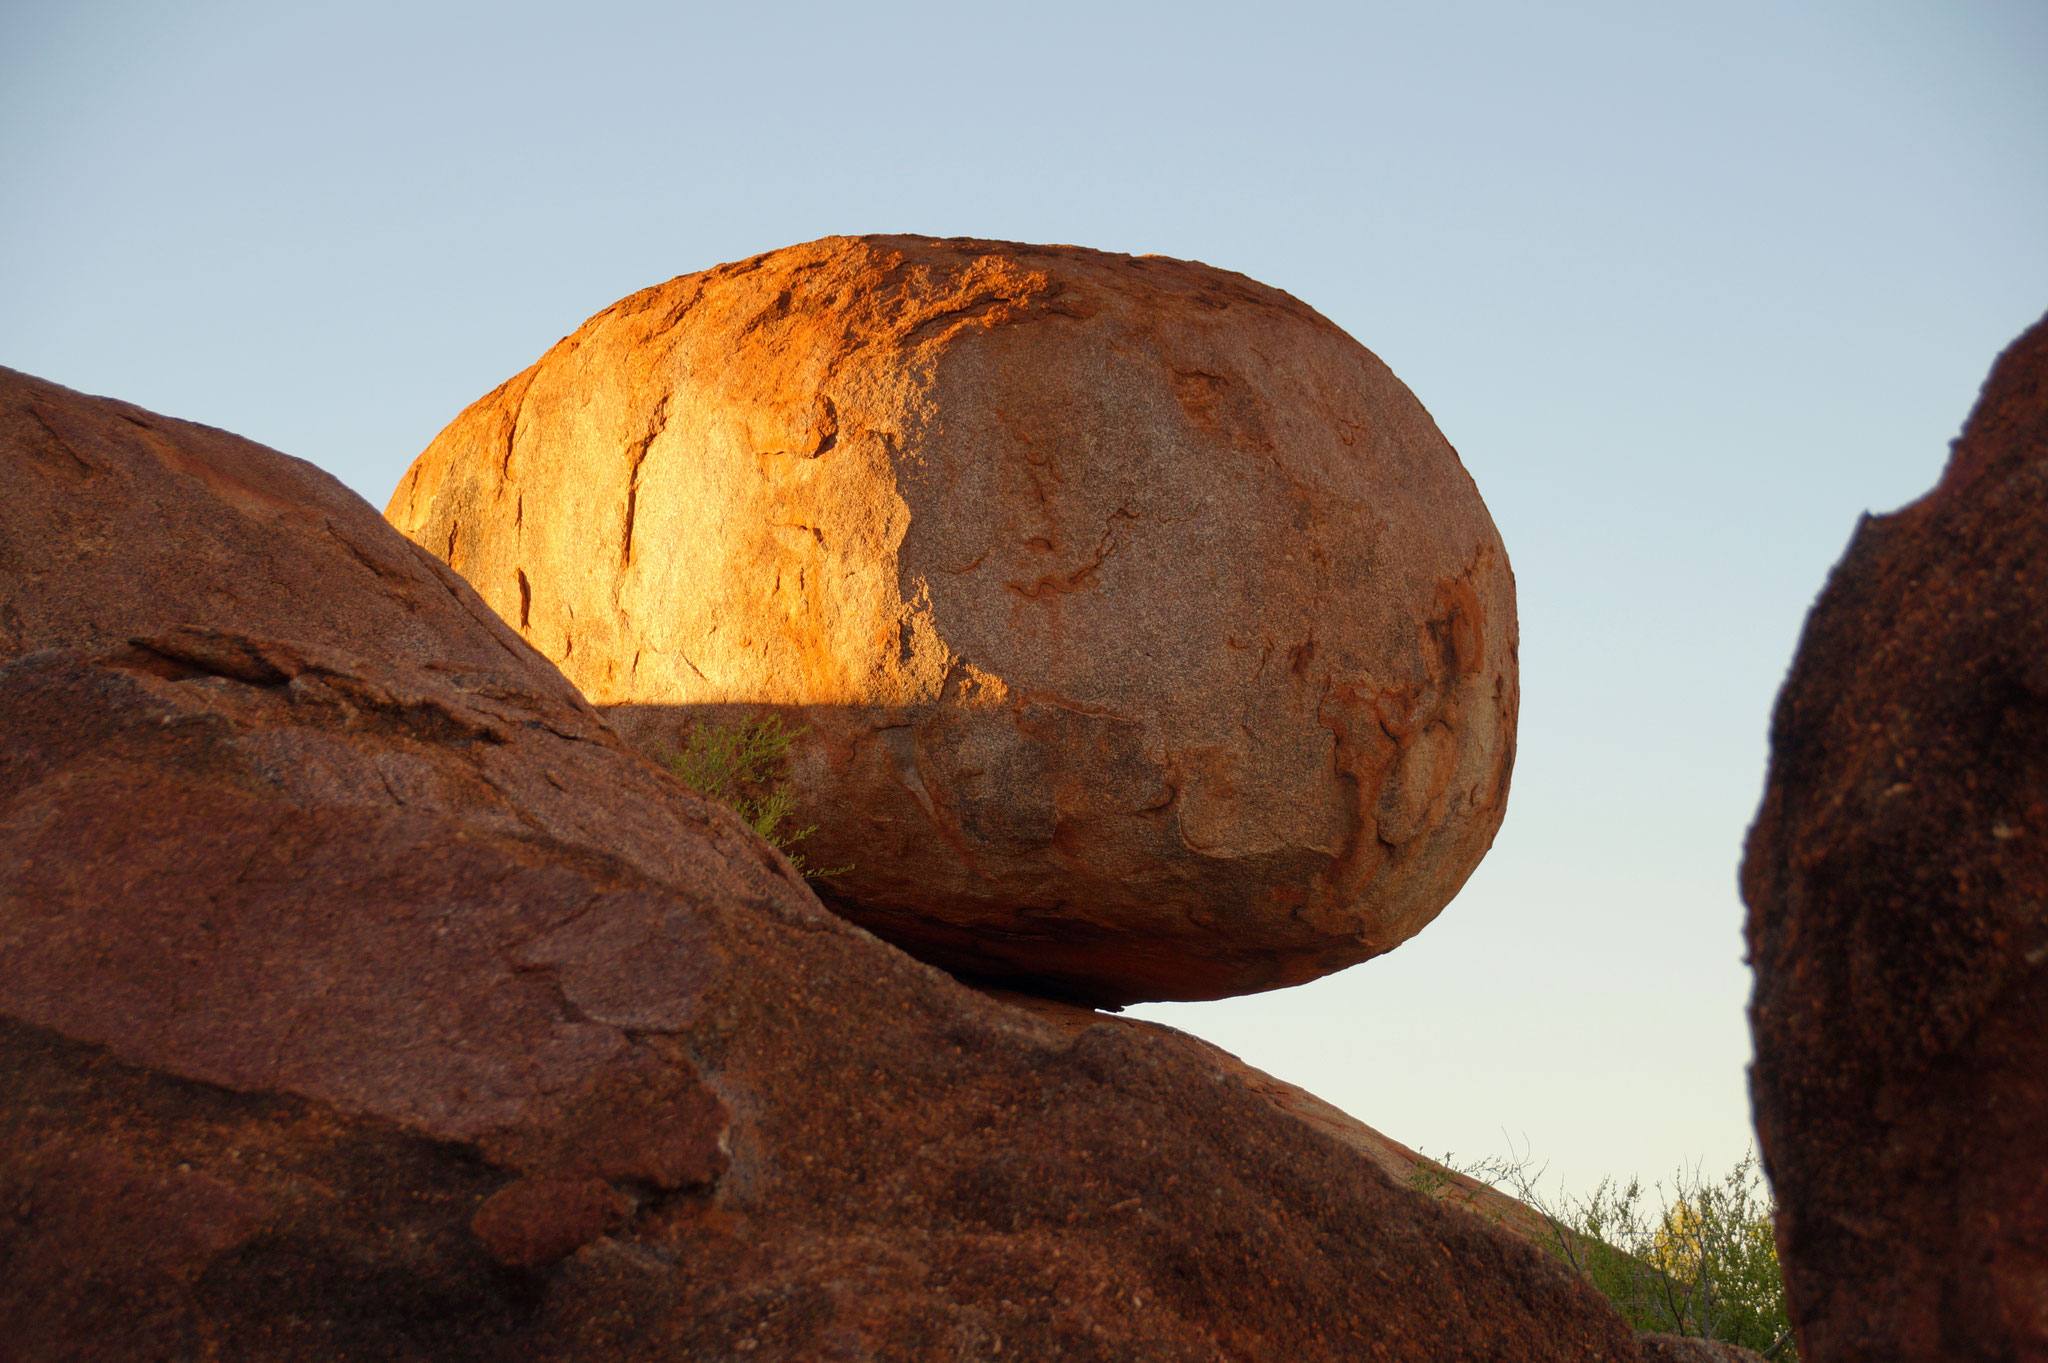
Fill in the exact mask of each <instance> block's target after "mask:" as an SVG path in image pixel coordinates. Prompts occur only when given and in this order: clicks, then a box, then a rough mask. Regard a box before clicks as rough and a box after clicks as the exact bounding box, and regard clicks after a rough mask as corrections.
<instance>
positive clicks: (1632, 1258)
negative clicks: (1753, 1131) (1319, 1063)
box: [1414, 1151, 1799, 1363]
mask: <svg viewBox="0 0 2048 1363" xmlns="http://www.w3.org/2000/svg"><path fill="white" fill-rule="evenodd" d="M1452 1168H1457V1169H1458V1171H1459V1172H1461V1173H1465V1174H1469V1175H1471V1176H1472V1177H1474V1178H1477V1179H1480V1180H1481V1181H1483V1182H1485V1183H1488V1184H1491V1185H1492V1186H1494V1187H1496V1188H1502V1190H1503V1191H1506V1192H1509V1193H1511V1194H1512V1195H1513V1196H1514V1197H1516V1198H1517V1199H1519V1200H1520V1201H1521V1202H1522V1203H1523V1204H1524V1205H1526V1206H1528V1207H1529V1208H1531V1209H1532V1210H1533V1211H1535V1212H1536V1213H1537V1214H1538V1215H1539V1216H1541V1217H1542V1218H1543V1220H1544V1222H1545V1223H1546V1224H1547V1227H1548V1232H1547V1234H1545V1235H1544V1236H1543V1237H1541V1238H1542V1243H1543V1247H1544V1248H1545V1249H1547V1250H1549V1251H1550V1252H1551V1253H1552V1254H1554V1255H1556V1256H1557V1257H1558V1258H1560V1259H1562V1260H1564V1261H1565V1262H1566V1263H1568V1264H1570V1265H1571V1266H1572V1267H1573V1268H1574V1269H1576V1270H1578V1271H1579V1272H1580V1273H1581V1274H1583V1275H1585V1277H1586V1278H1587V1279H1588V1280H1589V1281H1591V1282H1592V1284H1593V1285H1594V1286H1595V1287H1597V1288H1598V1289H1600V1291H1601V1292H1602V1293H1604V1294H1605V1295H1606V1296H1607V1298H1608V1300H1610V1301H1612V1302H1613V1303H1614V1305H1615V1308H1616V1309H1617V1310H1619V1311H1620V1312H1621V1314H1622V1317H1623V1318H1624V1319H1625V1320H1627V1321H1628V1323H1629V1324H1630V1325H1631V1326H1633V1327H1634V1328H1635V1329H1638V1330H1655V1331H1659V1332H1661V1333H1664V1334H1671V1335H1687V1336H1692V1337H1694V1338H1700V1339H1717V1340H1724V1341H1726V1342H1728V1343H1730V1344H1739V1345H1741V1346H1742V1347H1744V1348H1746V1349H1754V1350H1756V1351H1757V1352H1758V1353H1760V1354H1762V1355H1763V1356H1764V1357H1766V1358H1769V1359H1773V1360H1777V1361H1778V1363H1796V1361H1797V1359H1798V1357H1799V1351H1798V1346H1797V1345H1796V1344H1795V1343H1793V1340H1792V1329H1791V1322H1790V1320H1789V1319H1788V1317H1787V1316H1786V1312H1785V1280H1784V1276H1783V1274H1782V1273H1781V1272H1780V1271H1779V1268H1778V1247H1777V1242H1776V1240H1775V1238H1774V1237H1773V1236H1772V1234H1771V1213H1772V1205H1771V1198H1770V1192H1769V1190H1768V1189H1767V1188H1766V1187H1765V1186H1764V1179H1763V1171H1762V1169H1761V1168H1759V1167H1758V1165H1757V1159H1756V1154H1755V1152H1754V1151H1751V1152H1750V1153H1748V1154H1746V1155H1744V1156H1743V1157H1742V1159H1741V1160H1739V1161H1738V1162H1737V1163H1736V1165H1735V1167H1734V1168H1733V1169H1731V1170H1729V1171H1728V1173H1727V1174H1725V1175H1723V1176H1722V1177H1721V1178H1719V1179H1707V1178H1702V1177H1701V1175H1700V1171H1699V1169H1698V1167H1697V1166H1695V1167H1694V1168H1693V1169H1692V1170H1690V1171H1688V1170H1685V1169H1682V1168H1681V1169H1680V1170H1679V1171H1678V1174H1677V1176H1676V1177H1675V1178H1674V1179H1673V1182H1672V1186H1671V1188H1670V1189H1669V1190H1668V1191H1667V1190H1665V1188H1664V1186H1663V1185H1662V1184H1659V1185H1657V1193H1658V1201H1659V1204H1660V1205H1659V1206H1658V1208H1657V1209H1656V1210H1654V1211H1653V1210H1652V1209H1651V1208H1650V1206H1649V1204H1648V1194H1646V1193H1645V1191H1644V1189H1643V1185H1642V1181H1641V1180H1640V1179H1634V1178H1632V1179H1630V1180H1629V1181H1628V1182H1627V1183H1626V1184H1623V1183H1620V1182H1618V1181H1616V1180H1614V1179H1602V1180H1601V1181H1600V1184H1599V1186H1597V1187H1595V1188H1594V1189H1593V1191H1592V1193H1591V1195H1590V1196H1586V1197H1576V1198H1575V1197H1570V1196H1559V1197H1557V1198H1554V1199H1553V1198H1549V1197H1545V1196H1544V1195H1542V1194H1541V1193H1539V1192H1538V1190H1537V1188H1536V1186H1535V1184H1536V1179H1537V1177H1539V1176H1540V1175H1541V1170H1538V1171H1537V1173H1536V1175H1531V1174H1530V1172H1529V1161H1527V1160H1526V1159H1524V1160H1503V1159H1488V1160H1482V1161H1480V1162H1478V1163H1477V1164H1473V1165H1470V1166H1465V1167H1462V1168H1460V1167H1459V1166H1455V1165H1449V1164H1445V1165H1436V1166H1434V1167H1431V1166H1430V1165H1429V1164H1427V1163H1426V1164H1425V1165H1424V1166H1422V1167H1419V1168H1418V1169H1417V1171H1416V1174H1415V1176H1414V1182H1415V1184H1416V1186H1417V1187H1418V1188H1421V1189H1422V1190H1423V1191H1425V1192H1435V1191H1437V1189H1438V1188H1440V1187H1441V1185H1442V1184H1443V1183H1444V1182H1445V1181H1446V1180H1447V1178H1448V1174H1447V1173H1446V1170H1448V1169H1452ZM1503 1185H1505V1186H1503Z"/></svg>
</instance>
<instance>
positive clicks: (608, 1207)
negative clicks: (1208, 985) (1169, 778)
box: [0, 371, 1638, 1363]
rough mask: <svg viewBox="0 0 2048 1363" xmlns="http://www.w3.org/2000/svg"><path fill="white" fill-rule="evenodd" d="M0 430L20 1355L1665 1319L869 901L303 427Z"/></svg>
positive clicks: (725, 1346)
mask: <svg viewBox="0 0 2048 1363" xmlns="http://www.w3.org/2000/svg"><path fill="white" fill-rule="evenodd" d="M0 469H4V473H5V478H6V482H7V486H8V487H9V489H10V496H9V497H8V498H6V499H0V544H4V545H5V552H6V555H7V557H6V558H5V560H4V562H0V601H4V602H5V603H6V605H5V614H6V618H7V619H8V620H9V622H10V631H11V633H10V635H9V642H8V647H7V649H6V652H5V654H4V655H0V656H4V662H0V1339H4V1340H5V1341H6V1342H7V1351H8V1354H9V1357H10V1358H19V1359H22V1360H24V1363H41V1360H52V1359H60V1358H62V1359H78V1358H94V1359H101V1358H120V1359H123V1360H131V1359H132V1360H155V1359H181V1360H182V1359H189V1358H199V1357H205V1358H222V1359H237V1360H292V1363H300V1361H301V1360H305V1359H337V1358H374V1359H378V1360H395V1361H398V1363H403V1361H404V1360H435V1361H436V1363H446V1361H447V1360H462V1359H479V1360H490V1361H491V1363H524V1361H525V1360H534V1361H536V1363H538V1360H575V1359H590V1360H598V1359H602V1360H606V1363H612V1361H613V1360H636V1359H639V1360H653V1359H700V1358H727V1357H738V1356H746V1357H748V1358H753V1359H782V1360H817V1359H835V1358H843V1359H890V1360H918V1359H930V1360H954V1359H961V1358H981V1357H1003V1358H1013V1357H1014V1358H1067V1359H1132V1360H1138V1359H1143V1360H1173V1359H1188V1360H1196V1359H1199V1360H1204V1361H1205V1363H1206V1361H1207V1360H1211V1359H1214V1358H1216V1357H1218V1356H1225V1357H1230V1358H1235V1359H1244V1360H1268V1359H1270V1360H1297V1359H1337V1358H1344V1359H1353V1358H1376V1357H1378V1358H1389V1359H1418V1360H1420V1359H1430V1360H1443V1359H1481V1358H1487V1359H1497V1358H1515V1359H1612V1360H1633V1359H1635V1358H1636V1357H1637V1356H1638V1353H1637V1346H1636V1344H1635V1341H1634V1339H1633V1338H1632V1337H1631V1336H1630V1335H1629V1334H1628V1332H1627V1331H1626V1329H1625V1328H1624V1327H1623V1326H1622V1324H1621V1322H1620V1321H1619V1320H1618V1318H1616V1317H1615V1316H1614V1314H1613V1313H1612V1312H1611V1311H1610V1310H1609V1309H1608V1308H1607V1307H1606V1305H1605V1304H1604V1303H1603V1302H1602V1301H1600V1300H1599V1299H1598V1298H1597V1297H1596V1296H1594V1295H1593V1294H1592V1293H1591V1292H1590V1291H1589V1290H1588V1289H1586V1288H1585V1287H1584V1286H1582V1285H1581V1284H1579V1283H1578V1282H1577V1281H1576V1280H1574V1279H1572V1278H1571V1277H1570V1276H1569V1275H1568V1274H1566V1273H1565V1272H1564V1271H1563V1270H1561V1269H1559V1268H1558V1267H1556V1266H1555V1265H1553V1264H1551V1263H1549V1262H1547V1261H1545V1260H1544V1259H1543V1258H1542V1257H1541V1256H1540V1255H1538V1254H1536V1253H1535V1252H1533V1251H1531V1250H1529V1249H1527V1248H1526V1247H1524V1246H1522V1245H1520V1244H1518V1243H1516V1242H1515V1241H1513V1240H1512V1239H1511V1238H1509V1237H1506V1236H1504V1235H1500V1234H1498V1233H1496V1232H1494V1231H1492V1230H1490V1229H1489V1228H1487V1227H1486V1226H1485V1225H1483V1224H1482V1223H1481V1222H1479V1221H1478V1219H1477V1218H1473V1217H1469V1216H1465V1215H1462V1214H1458V1213H1455V1212H1449V1211H1445V1210H1443V1209H1440V1208H1438V1207H1437V1206H1435V1205H1434V1204H1432V1203H1430V1202H1429V1201H1428V1200H1426V1199H1424V1198H1422V1197H1420V1196H1419V1195H1417V1194H1415V1193H1412V1192H1410V1191H1408V1190H1404V1189H1401V1188H1398V1187H1396V1186H1394V1185H1393V1184H1392V1183H1390V1182H1389V1181H1388V1180H1387V1179H1386V1177H1385V1176H1384V1175H1383V1174H1382V1173H1381V1172H1380V1170H1379V1169H1378V1168H1376V1167H1375V1166H1374V1165H1373V1164H1372V1163H1371V1162H1370V1161H1368V1160H1366V1159H1363V1158H1361V1157H1360V1156H1359V1155H1358V1154H1357V1153H1356V1152H1354V1151H1353V1150H1350V1149H1347V1148H1345V1147H1344V1146H1343V1145H1341V1144H1339V1143H1337V1142H1335V1141H1332V1140H1330V1139H1327V1138H1326V1137H1325V1136H1323V1135H1321V1134H1319V1133H1317V1132H1316V1131H1314V1130H1312V1129H1311V1128H1310V1127H1308V1126H1307V1125H1305V1124H1304V1123H1302V1122H1300V1121H1298V1120H1296V1119H1294V1118H1292V1117H1290V1116H1288V1115H1287V1114H1285V1113H1283V1112H1279V1111H1276V1110H1275V1109H1274V1108H1273V1107H1272V1106H1271V1105H1269V1104H1268V1103H1267V1102H1266V1101H1265V1100H1263V1099H1261V1098H1260V1097H1258V1096H1256V1095H1255V1094H1253V1093H1251V1092H1249V1091H1248V1090H1247V1089H1245V1087H1244V1086H1243V1085H1241V1084H1240V1083H1238V1082H1237V1081H1236V1080H1234V1079H1232V1078H1231V1077H1230V1076H1229V1075H1228V1074H1226V1073H1224V1072H1223V1071H1222V1070H1220V1069H1218V1068H1216V1067H1214V1066H1212V1065H1208V1064H1204V1063H1202V1061H1201V1060H1200V1058H1199V1056H1197V1055H1195V1054H1192V1053H1190V1052H1188V1051H1186V1050H1184V1049H1180V1048H1175V1047H1172V1046H1165V1045H1159V1044H1154V1043H1153V1042H1152V1041H1150V1040H1149V1039H1148V1038H1146V1037H1145V1036H1144V1035H1142V1034H1141V1033H1138V1032H1135V1031H1133V1030H1131V1029H1118V1028H1112V1027H1086V1028H1079V1029H1071V1030H1070V1029H1062V1028H1059V1027H1054V1026H1051V1025H1048V1024H1046V1023H1044V1022H1042V1021H1040V1020H1038V1019H1037V1018H1035V1017H1033V1016H1031V1015H1029V1014H1026V1013H1023V1012H1020V1011H1018V1010H1016V1009H1013V1008H1010V1007H1007V1006H1005V1005H1003V1004H1000V1003H998V1002H995V1001H993V1000H990V999H988V998H985V997H982V996H980V995H978V994H976V993H974V992H973V991H970V990H967V989H965V988H963V987H961V986H960V985H958V984H956V983H955V982H954V981H952V980H951V979H949V978H947V977H946V976H944V975H943V974H941V973H940V972H938V971H936V970H933V969H931V968H929V967H927V966H924V965H921V964H919V963H917V962H915V961H913V960H911V959H910V958H908V957H907V956H904V955H903V954H901V953H900V952H897V951H895V950H893V949H892V948H889V947H887V946H886V945H884V944H882V943H880V942H878V941H876V940H875V939H874V938H872V937H870V936H868V935H867V934H866V933H864V932H862V931H861V930H860V929H858V928H856V927H854V926H852V925H851V924H848V923H847V922H845V921H844V920H842V919H840V918H838V917H836V916H834V915H832V914H830V913H828V912H826V911H825V910H824V909H823V908H822V907H821V906H820V905H819V904H818V903H817V902H816V901H815V899H814V898H812V897H811V896H810V895H809V894H808V892H807V891H806V890H805V889H804V887H803V886H802V884H801V883H800V882H798V881H797V880H796V879H795V878H794V877H793V875H792V874H791V873H790V872H789V870H788V867H787V865H786V863H784V862H782V861H781V860H780V859H779V858H778V857H776V856H775V855H774V854H773V853H772V852H771V851H770V850H769V849H768V848H766V846H765V845H764V844H762V843H760V842H759V841H758V840H757V839H754V838H753V837H752V835H751V834H750V833H748V832H746V831H745V830H744V829H743V828H741V827H740V826H739V825H738V824H737V823H736V821H735V820H734V819H733V818H732V816H731V815H730V814H729V813H728V812H726V811H724V810H723V809H721V808H717V807H711V806H706V805H705V804H703V803H702V802H700V801H698V800H696V799H695V798H694V797H692V796H690V795H689V794H687V793H686V792H684V791H682V790H681V789H680V788H679V787H677V786H676V785H675V784H674V783H673V782H672V781H671V780H669V779H668V778H667V777H666V776H665V775H663V774H662V773H660V772H659V771H657V770H656V769H655V768H654V767H653V766H652V765H651V764H649V763H648V762H647V761H646V760H645V759H644V758H642V757H640V756H638V755H636V754H634V753H633V752H631V751H629V750H628V749H626V748H625V747H624V746H623V745H622V744H621V743H620V742H619V741H618V740H617V739H616V738H614V737H613V736H612V735H611V733H610V732H609V731H608V730H607V729H605V728H604V727H603V726H602V725H601V724H600V723H598V722H597V721H596V720H595V719H594V718H593V717H592V716H591V715H590V714H589V712H588V711H587V710H586V709H585V708H584V707H583V706H582V704H581V702H580V701H578V700H577V699H576V697H575V696H574V694H573V693H572V692H570V691H569V690H568V688H566V687H565V686H564V685H563V684H562V682H561V680H560V678H559V677H558V676H556V675H555V674H554V673H553V672H552V671H551V670H550V669H549V668H548V667H547V666H546V665H545V664H544V663H543V662H542V661H541V660H539V659H538V658H535V657H533V656H531V655H530V654H528V653H527V652H526V651H525V650H524V649H523V648H522V647H521V646H519V645H518V644H517V642H516V641H513V640H504V639H501V638H500V637H499V635H498V633H497V632H496V631H495V630H494V628H493V626H492V623H491V621H490V619H489V617H488V616H487V615H486V614H484V613H483V612H482V611H481V608H480V607H478V606H477V605H476V603H475V601H474V598H473V597H471V596H469V594H468V593H467V590H466V588H464V587H463V586H462V584H461V583H460V582H457V581H455V580H454V579H452V578H450V577H448V576H446V575H445V574H444V573H442V572H439V571H437V570H436V569H435V568H434V566H433V565H432V564H430V563H427V562H425V561H424V559H423V557H422V556H421V555H419V554H417V553H415V552H414V551H413V550H412V549H411V548H410V547H409V546H407V545H406V544H405V543H404V542H403V541H402V540H400V539H399V537H398V536H397V535H396V534H395V533H390V532H388V531H387V530H386V528H385V527H383V526H382V525H381V524H380V523H379V522H378V521H377V520H376V518H375V514H374V513H373V512H372V511H371V510H370V509H369V508H368V507H365V506H361V505H360V504H353V503H351V501H350V499H349V498H348V497H347V495H346V494H345V493H344V492H342V491H341V489H339V488H338V487H337V486H336V485H334V484H333V483H332V482H331V481H329V480H326V479H325V478H324V477H322V476H321V475H319V474H318V473H317V472H315V471H313V470H311V469H309V468H308V467H306V466H304V465H300V464H296V463H294V462H293V461H289V460H286V459H284V458H283V457H282V456H279V455H275V454H273V453H271V452H269V451H266V450H262V449H260V448H258V447H255V446H252V445H249V444H247V443H246V442H241V441H237V440H234V439H233V438H232V437H229V436H226V435H223V434H222V433H220V432H215V431H207V430H205V429H204V428H200V427H193V426H189V425H186V424H184V423H180V422H174V421H169V420H166V419H164V418H160V417H155V416H151V415H149V414H146V413H141V412H138V411H137V410H135V409H133V408H127V407H123V406H121V405H120V404H115V403H108V402H102V401H98V400H94V399H88V398H82V397H80V396H78V395H76V394H73V393H69V392H66V391H64V390H62V389H58V388H55V387H54V386H51V385H47V384H42V383H39V382H37V381H34V380H30V379H25V378H23V377H21V376H18V375H13V374H11V373H6V372H5V371H0ZM350 565H354V567H353V568H351V566H350ZM81 574H89V575H90V579H91V581H92V582H94V583H96V584H97V587H96V588H95V590H96V591H97V592H99V593H102V594H103V596H99V597H96V596H93V595H91V594H87V593H85V592H84V591H83V589H82V588H81V587H80V586H79V581H80V575H81ZM430 588H431V590H429V589H430ZM137 641H139V642H137Z"/></svg>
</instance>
